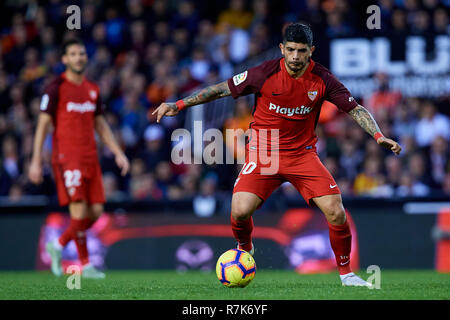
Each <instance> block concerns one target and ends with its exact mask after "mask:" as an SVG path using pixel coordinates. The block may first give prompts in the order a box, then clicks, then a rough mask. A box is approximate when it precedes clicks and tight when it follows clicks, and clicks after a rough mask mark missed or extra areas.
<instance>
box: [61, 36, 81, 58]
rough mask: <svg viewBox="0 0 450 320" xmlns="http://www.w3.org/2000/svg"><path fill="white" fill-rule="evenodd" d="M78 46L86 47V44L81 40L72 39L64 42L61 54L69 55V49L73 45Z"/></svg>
mask: <svg viewBox="0 0 450 320" xmlns="http://www.w3.org/2000/svg"><path fill="white" fill-rule="evenodd" d="M74 44H78V45H80V46H84V42H83V41H82V40H81V39H80V38H70V39H67V40H66V41H64V42H63V44H62V46H61V53H62V55H65V54H66V53H67V48H68V47H70V46H71V45H74Z"/></svg>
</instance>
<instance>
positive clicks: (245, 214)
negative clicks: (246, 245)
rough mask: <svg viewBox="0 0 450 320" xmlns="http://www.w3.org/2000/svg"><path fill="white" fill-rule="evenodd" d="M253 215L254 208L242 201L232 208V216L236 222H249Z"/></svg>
mask: <svg viewBox="0 0 450 320" xmlns="http://www.w3.org/2000/svg"><path fill="white" fill-rule="evenodd" d="M252 214H253V207H252V206H250V205H248V204H247V203H243V202H242V201H240V202H237V203H233V204H232V206H231V216H232V217H233V219H234V220H247V219H248V218H250V217H251V215H252Z"/></svg>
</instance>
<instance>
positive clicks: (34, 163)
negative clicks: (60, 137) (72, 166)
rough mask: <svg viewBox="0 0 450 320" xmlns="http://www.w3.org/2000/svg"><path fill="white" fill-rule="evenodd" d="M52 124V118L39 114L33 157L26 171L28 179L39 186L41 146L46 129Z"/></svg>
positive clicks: (40, 179)
mask: <svg viewBox="0 0 450 320" xmlns="http://www.w3.org/2000/svg"><path fill="white" fill-rule="evenodd" d="M51 123H52V117H51V116H50V115H49V114H48V113H44V112H41V113H40V114H39V118H38V123H37V126H36V132H35V134H34V142H33V156H32V157H31V162H30V167H29V169H28V179H30V181H31V182H32V183H34V184H40V183H41V182H42V180H43V178H42V146H43V145H44V140H45V137H46V136H47V131H48V128H49V127H50V125H51Z"/></svg>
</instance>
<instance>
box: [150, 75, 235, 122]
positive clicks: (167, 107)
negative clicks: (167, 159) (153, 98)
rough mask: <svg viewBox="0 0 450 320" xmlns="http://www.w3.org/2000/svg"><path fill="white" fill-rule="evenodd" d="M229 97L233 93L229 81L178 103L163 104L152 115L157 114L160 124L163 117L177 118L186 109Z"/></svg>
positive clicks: (210, 87) (157, 120)
mask: <svg viewBox="0 0 450 320" xmlns="http://www.w3.org/2000/svg"><path fill="white" fill-rule="evenodd" d="M229 95H231V91H230V88H229V87H228V83H227V81H223V82H220V83H218V84H214V85H212V86H209V87H206V88H203V89H201V90H200V91H198V92H195V93H193V94H191V95H190V96H188V97H186V98H184V99H181V100H178V101H177V102H164V103H161V105H160V106H159V107H158V108H156V109H155V111H153V112H152V115H154V114H156V122H158V123H159V121H160V120H161V119H162V117H164V116H170V117H172V116H176V115H177V114H178V112H180V110H182V109H184V108H186V107H192V106H195V105H198V104H202V103H206V102H209V101H213V100H216V99H219V98H223V97H226V96H229Z"/></svg>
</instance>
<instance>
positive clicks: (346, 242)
mask: <svg viewBox="0 0 450 320" xmlns="http://www.w3.org/2000/svg"><path fill="white" fill-rule="evenodd" d="M328 228H329V232H330V243H331V248H332V249H333V252H334V255H335V256H336V264H337V266H338V269H339V274H341V275H343V274H347V273H350V272H352V269H351V268H350V251H351V249H352V233H351V231H350V226H349V224H348V220H345V222H344V224H341V225H333V224H330V223H329V222H328Z"/></svg>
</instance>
